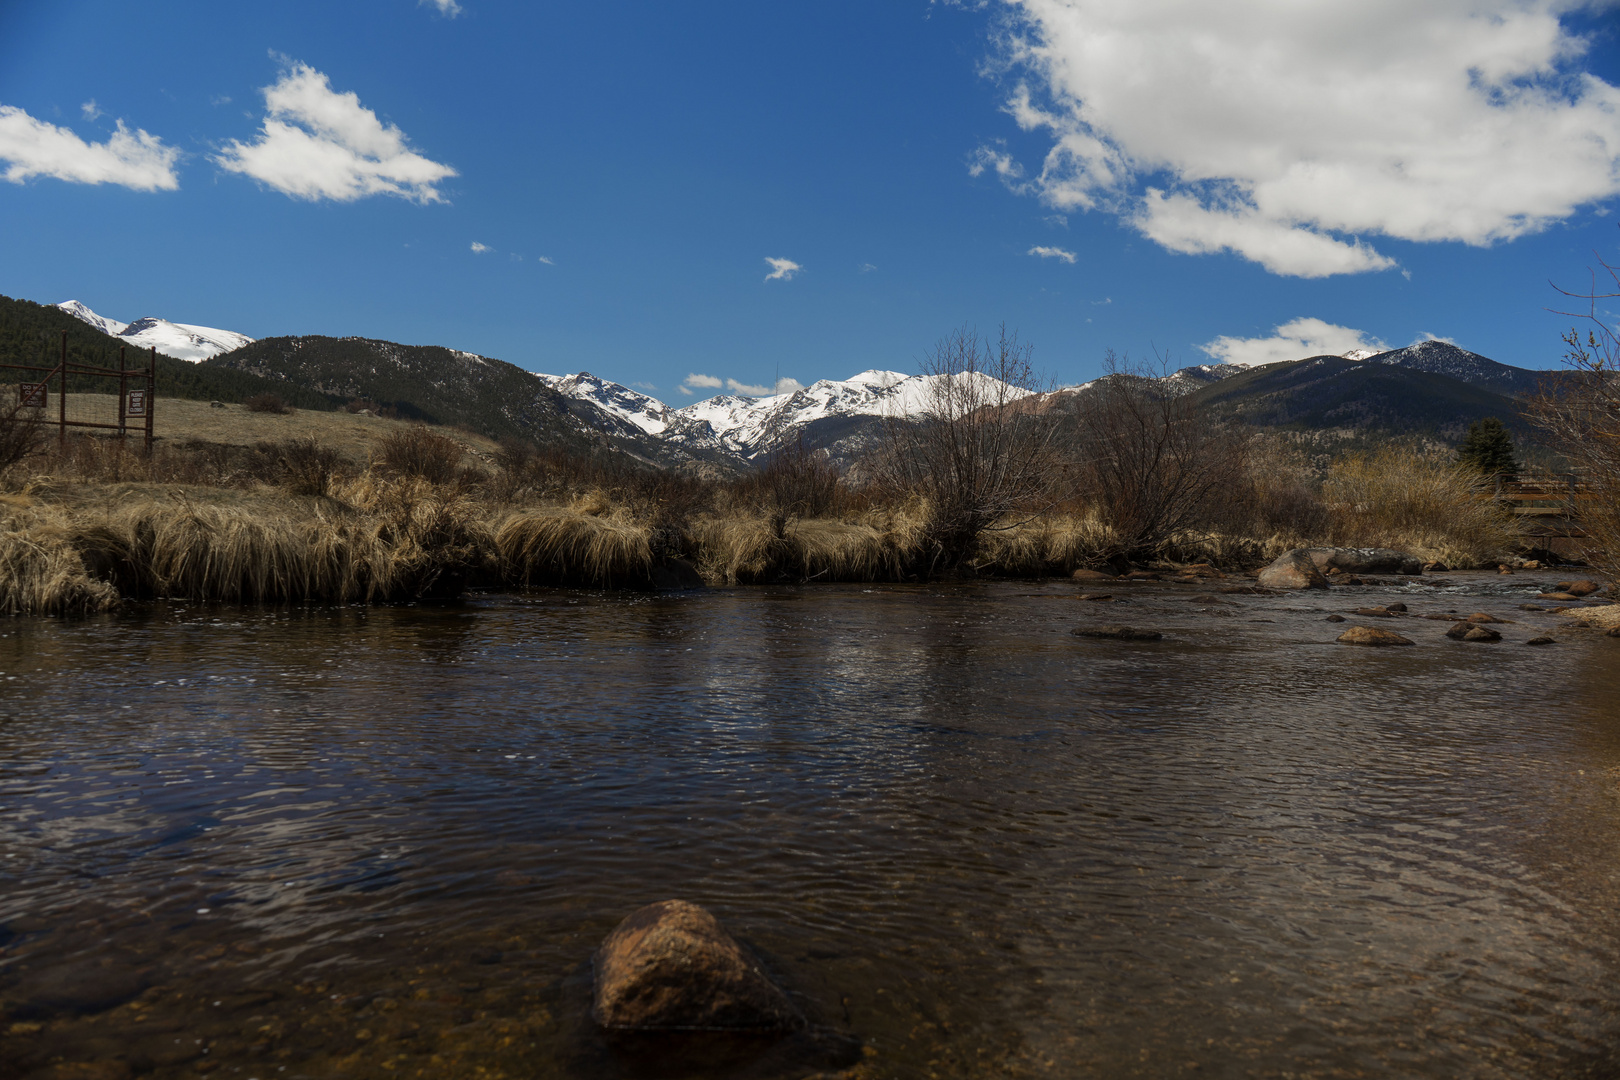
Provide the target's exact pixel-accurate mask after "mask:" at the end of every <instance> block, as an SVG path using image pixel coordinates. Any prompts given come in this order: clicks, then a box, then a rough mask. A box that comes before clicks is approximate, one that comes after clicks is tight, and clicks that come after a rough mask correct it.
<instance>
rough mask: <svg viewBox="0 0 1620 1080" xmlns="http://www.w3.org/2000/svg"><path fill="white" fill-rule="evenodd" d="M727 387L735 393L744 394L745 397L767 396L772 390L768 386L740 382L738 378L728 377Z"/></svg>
mask: <svg viewBox="0 0 1620 1080" xmlns="http://www.w3.org/2000/svg"><path fill="white" fill-rule="evenodd" d="M726 389H727V390H730V391H731V392H732V393H733V394H742V395H743V396H744V397H765V396H766V395H767V394H769V393H770V392H771V388H770V387H768V386H764V385H760V386H755V385H753V384H751V383H745V382H738V381H737V380H736V379H727V380H726Z"/></svg>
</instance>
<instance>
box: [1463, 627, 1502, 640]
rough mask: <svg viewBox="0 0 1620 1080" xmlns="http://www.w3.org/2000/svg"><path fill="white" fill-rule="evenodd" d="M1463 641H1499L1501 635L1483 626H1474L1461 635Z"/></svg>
mask: <svg viewBox="0 0 1620 1080" xmlns="http://www.w3.org/2000/svg"><path fill="white" fill-rule="evenodd" d="M1462 639H1463V640H1464V641H1501V640H1502V635H1501V634H1498V633H1497V632H1496V631H1495V630H1487V629H1486V628H1485V627H1483V626H1475V627H1472V628H1470V629H1469V631H1468V633H1466V634H1464V635H1463V636H1462Z"/></svg>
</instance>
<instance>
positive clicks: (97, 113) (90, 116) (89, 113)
mask: <svg viewBox="0 0 1620 1080" xmlns="http://www.w3.org/2000/svg"><path fill="white" fill-rule="evenodd" d="M79 111H80V112H81V113H83V114H84V118H85V119H86V120H100V119H101V118H102V117H103V116H104V115H106V113H105V111H104V110H103V109H102V107H101V106H100V105H97V104H96V99H95V98H91V99H90V100H89V101H87V102H85V103H84V104H83V105H80V106H79Z"/></svg>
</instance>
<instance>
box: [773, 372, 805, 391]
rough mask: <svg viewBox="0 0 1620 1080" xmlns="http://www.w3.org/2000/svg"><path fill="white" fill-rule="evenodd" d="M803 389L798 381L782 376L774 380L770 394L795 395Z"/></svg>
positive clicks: (802, 385)
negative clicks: (773, 386)
mask: <svg viewBox="0 0 1620 1080" xmlns="http://www.w3.org/2000/svg"><path fill="white" fill-rule="evenodd" d="M803 389H804V383H802V382H800V381H799V380H798V379H790V378H788V377H787V376H786V375H784V376H782V377H781V378H780V379H777V380H776V386H775V388H774V389H773V390H772V391H771V393H773V394H796V393H798V392H799V391H800V390H803Z"/></svg>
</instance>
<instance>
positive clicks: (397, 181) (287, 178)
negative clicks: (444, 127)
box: [214, 63, 457, 204]
mask: <svg viewBox="0 0 1620 1080" xmlns="http://www.w3.org/2000/svg"><path fill="white" fill-rule="evenodd" d="M264 100H265V107H266V113H267V115H266V116H265V119H264V124H263V126H262V127H261V129H260V132H259V136H258V138H257V139H256V140H255V141H254V142H252V143H242V142H237V141H235V140H232V142H231V143H230V144H229V145H227V146H226V147H225V148H224V151H223V152H222V153H220V154H218V155H216V156H215V158H214V161H215V162H217V163H218V164H219V166H220V167H221V168H224V169H227V170H229V171H230V172H237V173H242V174H244V175H246V176H251V177H253V178H254V179H255V180H258V181H259V182H261V183H264V184H268V185H269V186H270V187H273V188H275V189H276V190H277V191H280V192H283V193H285V194H287V195H291V196H292V197H293V198H295V199H309V200H311V201H317V200H320V199H332V200H335V201H337V202H351V201H353V200H355V199H359V198H363V197H365V196H367V195H397V196H399V197H400V198H402V199H409V200H411V201H412V202H417V203H422V204H427V203H431V202H442V201H443V200H444V196H443V195H441V194H440V192H439V189H438V187H437V186H436V185H437V184H438V183H439V182H440V181H442V180H445V179H447V178H449V177H452V176H455V175H457V174H456V170H454V169H452V168H451V167H450V166H448V165H443V164H440V163H439V162H436V161H429V160H428V159H427V158H425V157H423V156H422V155H420V154H418V153H416V152H415V151H414V150H411V149H410V148H409V146H408V145H407V143H406V139H405V133H404V132H402V131H400V130H399V128H397V127H395V126H394V125H393V124H384V123H383V122H382V121H380V120H378V119H377V114H376V113H374V112H372V111H371V110H370V109H368V108H366V107H365V106H363V105H361V104H360V98H359V96H358V95H356V94H354V93H352V92H350V93H343V94H340V93H337V92H336V91H334V90H333V89H332V86H331V84H330V83H329V82H328V81H327V78H326V76H325V75H323V74H321V73H320V72H319V71H316V70H315V69H314V68H312V67H310V66H309V65H307V64H300V63H289V64H288V66H287V68H286V70H285V71H283V72H282V75H281V78H279V79H278V80H277V81H276V83H275V85H273V86H267V87H265V88H264Z"/></svg>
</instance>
